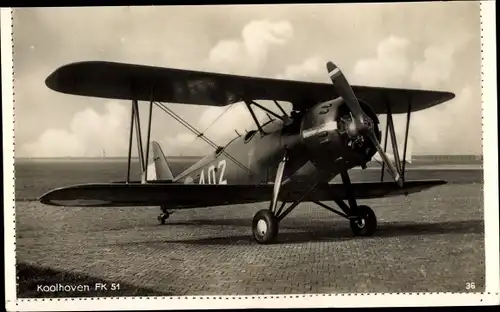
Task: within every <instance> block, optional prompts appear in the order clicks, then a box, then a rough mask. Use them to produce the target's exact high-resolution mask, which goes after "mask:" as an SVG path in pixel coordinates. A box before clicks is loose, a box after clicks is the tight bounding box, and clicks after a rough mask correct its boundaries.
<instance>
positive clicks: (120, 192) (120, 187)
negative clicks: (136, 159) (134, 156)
mask: <svg viewBox="0 0 500 312" xmlns="http://www.w3.org/2000/svg"><path fill="white" fill-rule="evenodd" d="M445 183H446V181H443V180H417V181H406V182H405V183H404V186H403V187H402V188H401V187H399V186H398V185H397V184H396V183H395V182H383V183H380V182H370V183H353V184H352V189H353V192H354V196H355V197H356V198H358V199H366V198H378V197H385V196H397V195H404V194H409V193H415V192H420V191H422V190H425V189H428V188H430V187H433V186H437V185H442V184H445ZM304 189H305V188H304V185H299V184H292V183H290V184H286V185H284V186H283V187H282V191H281V193H280V197H279V200H280V201H287V202H291V201H295V200H298V199H299V198H300V197H301V196H302V195H303V193H304ZM272 192H273V185H272V184H263V185H218V184H183V183H173V182H166V181H156V182H152V183H147V184H141V182H131V183H125V182H117V183H98V184H81V185H75V186H69V187H63V188H59V189H55V190H53V191H50V192H48V193H46V194H44V195H43V196H41V197H40V199H39V200H40V202H42V203H43V204H47V205H55V206H68V207H133V206H159V205H167V206H168V207H169V208H170V209H181V208H197V207H212V206H222V205H237V204H247V203H257V202H266V201H269V200H270V198H271V195H272ZM334 197H335V198H342V199H346V198H347V194H346V192H345V187H344V185H342V184H323V185H320V186H318V187H317V188H316V189H315V191H313V192H311V193H310V194H309V195H308V196H307V197H306V198H305V200H304V201H331V200H333V199H334Z"/></svg>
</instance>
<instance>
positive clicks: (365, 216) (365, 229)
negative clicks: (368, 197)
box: [350, 205, 377, 236]
mask: <svg viewBox="0 0 500 312" xmlns="http://www.w3.org/2000/svg"><path fill="white" fill-rule="evenodd" d="M358 214H359V215H358V218H355V219H354V218H353V219H351V220H350V222H351V230H352V232H353V233H354V235H356V236H372V235H373V233H375V230H376V229H377V217H376V216H375V212H373V210H372V209H371V208H370V207H368V206H364V205H362V206H358Z"/></svg>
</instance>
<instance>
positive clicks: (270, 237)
mask: <svg viewBox="0 0 500 312" xmlns="http://www.w3.org/2000/svg"><path fill="white" fill-rule="evenodd" d="M260 220H264V222H266V225H267V231H266V233H265V234H262V233H259V231H258V229H257V224H258V222H259V221H260ZM278 224H279V221H278V218H276V216H275V215H274V214H273V213H272V212H271V211H270V210H269V209H262V210H260V211H258V212H257V213H256V214H255V216H254V217H253V221H252V232H253V239H254V240H255V241H257V243H259V244H270V243H272V242H274V240H275V239H276V237H277V236H278Z"/></svg>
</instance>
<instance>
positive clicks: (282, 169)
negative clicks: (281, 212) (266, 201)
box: [269, 152, 287, 212]
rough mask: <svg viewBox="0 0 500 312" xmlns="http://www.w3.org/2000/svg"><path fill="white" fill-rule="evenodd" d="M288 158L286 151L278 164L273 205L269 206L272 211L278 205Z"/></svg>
mask: <svg viewBox="0 0 500 312" xmlns="http://www.w3.org/2000/svg"><path fill="white" fill-rule="evenodd" d="M286 160H287V155H286V152H285V155H284V156H283V159H282V160H281V161H280V163H279V165H278V170H277V172H276V179H275V181H274V187H273V198H272V199H271V207H269V208H270V210H271V211H272V212H274V211H275V210H276V205H277V204H278V195H279V192H280V188H281V181H282V180H283V173H284V172H285V165H286Z"/></svg>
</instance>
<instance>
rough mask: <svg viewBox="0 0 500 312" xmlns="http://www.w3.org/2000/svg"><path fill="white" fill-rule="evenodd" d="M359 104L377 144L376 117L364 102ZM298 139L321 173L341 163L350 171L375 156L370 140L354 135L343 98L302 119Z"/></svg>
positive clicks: (308, 113)
mask: <svg viewBox="0 0 500 312" xmlns="http://www.w3.org/2000/svg"><path fill="white" fill-rule="evenodd" d="M359 102H360V105H361V107H362V109H363V111H364V112H365V114H366V115H367V118H366V120H365V122H367V123H372V125H373V127H374V130H375V133H376V135H377V136H378V139H379V140H380V136H381V133H380V130H379V126H378V125H379V120H378V118H377V115H376V114H375V113H374V112H373V110H372V109H371V107H370V106H369V105H368V104H367V103H366V102H363V101H361V100H359ZM300 135H301V140H302V143H303V144H304V146H305V147H306V150H307V153H308V158H309V159H310V161H311V162H312V163H313V164H314V165H315V166H316V167H317V168H318V169H320V170H328V171H333V170H335V169H336V168H338V164H337V162H338V161H340V160H342V161H345V162H347V163H348V165H349V167H353V166H356V165H364V164H365V163H366V162H368V161H369V160H370V159H371V158H372V157H373V155H374V154H375V153H376V152H377V149H376V148H375V146H374V145H373V143H372V142H371V141H370V139H369V138H368V137H367V136H366V135H365V134H364V133H362V132H358V131H357V129H356V126H355V124H354V121H353V119H352V115H351V112H350V110H349V108H348V107H347V105H346V104H345V102H344V100H343V99H342V98H337V99H334V100H331V101H327V102H323V103H319V104H317V105H315V106H313V107H311V108H310V109H309V110H308V111H307V112H306V113H305V115H304V116H303V118H302V122H301V128H300Z"/></svg>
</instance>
